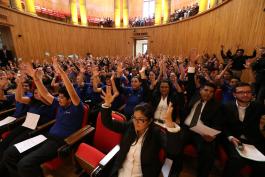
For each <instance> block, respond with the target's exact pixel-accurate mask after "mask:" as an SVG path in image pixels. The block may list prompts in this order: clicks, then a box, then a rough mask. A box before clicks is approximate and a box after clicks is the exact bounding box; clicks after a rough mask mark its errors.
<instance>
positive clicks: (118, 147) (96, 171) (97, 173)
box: [90, 145, 120, 177]
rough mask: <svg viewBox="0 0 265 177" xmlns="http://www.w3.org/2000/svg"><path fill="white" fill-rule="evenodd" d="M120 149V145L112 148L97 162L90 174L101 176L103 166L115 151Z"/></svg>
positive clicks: (115, 153) (112, 156)
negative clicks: (97, 164)
mask: <svg viewBox="0 0 265 177" xmlns="http://www.w3.org/2000/svg"><path fill="white" fill-rule="evenodd" d="M119 150H120V146H119V145H116V146H115V147H114V148H112V150H111V151H110V152H109V153H108V154H107V155H106V156H105V157H104V158H103V159H102V160H101V161H100V162H99V166H97V167H96V168H95V169H94V170H93V171H92V172H91V174H90V176H91V177H100V176H103V173H104V172H103V170H104V168H105V167H106V166H107V165H108V164H109V163H110V162H111V161H112V160H113V159H114V157H115V156H116V155H117V153H118V152H119Z"/></svg>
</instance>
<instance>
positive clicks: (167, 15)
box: [163, 0, 171, 23]
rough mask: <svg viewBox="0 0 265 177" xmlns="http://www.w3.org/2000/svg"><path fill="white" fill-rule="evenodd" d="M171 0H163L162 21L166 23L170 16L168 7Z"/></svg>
mask: <svg viewBox="0 0 265 177" xmlns="http://www.w3.org/2000/svg"><path fill="white" fill-rule="evenodd" d="M170 7H171V0H164V8H163V14H164V15H163V23H167V22H168V21H169V17H170V9H171V8H170Z"/></svg>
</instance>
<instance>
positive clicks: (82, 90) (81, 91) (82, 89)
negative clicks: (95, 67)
mask: <svg viewBox="0 0 265 177" xmlns="http://www.w3.org/2000/svg"><path fill="white" fill-rule="evenodd" d="M74 88H75V91H76V93H77V95H78V96H79V98H80V99H81V100H82V101H85V99H86V97H87V96H86V93H87V89H88V88H89V85H88V84H87V83H85V84H84V85H83V86H82V87H81V86H78V85H77V84H74Z"/></svg>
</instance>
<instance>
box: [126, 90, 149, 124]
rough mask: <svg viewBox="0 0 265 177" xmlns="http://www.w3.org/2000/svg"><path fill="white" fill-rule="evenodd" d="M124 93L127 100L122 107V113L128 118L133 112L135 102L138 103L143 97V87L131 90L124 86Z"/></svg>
mask: <svg viewBox="0 0 265 177" xmlns="http://www.w3.org/2000/svg"><path fill="white" fill-rule="evenodd" d="M123 91H124V92H123V93H124V94H125V95H126V96H127V102H126V105H125V108H124V114H125V115H126V117H127V118H128V119H130V116H131V115H132V114H133V109H134V107H135V106H136V105H137V104H140V103H141V102H142V101H143V100H144V99H143V98H144V95H143V88H140V89H139V90H133V89H132V88H131V87H127V88H124V90H123Z"/></svg>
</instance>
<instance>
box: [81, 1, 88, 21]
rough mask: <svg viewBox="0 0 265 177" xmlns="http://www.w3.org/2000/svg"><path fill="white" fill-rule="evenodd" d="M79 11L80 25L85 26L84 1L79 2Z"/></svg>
mask: <svg viewBox="0 0 265 177" xmlns="http://www.w3.org/2000/svg"><path fill="white" fill-rule="evenodd" d="M79 9H80V16H81V25H83V26H87V16H86V0H79Z"/></svg>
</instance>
